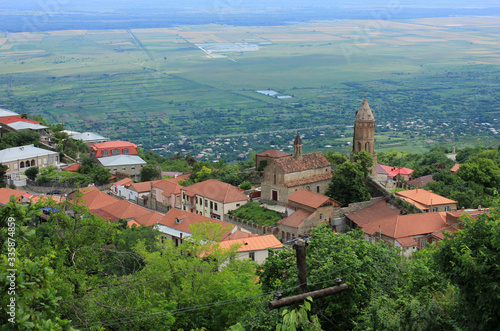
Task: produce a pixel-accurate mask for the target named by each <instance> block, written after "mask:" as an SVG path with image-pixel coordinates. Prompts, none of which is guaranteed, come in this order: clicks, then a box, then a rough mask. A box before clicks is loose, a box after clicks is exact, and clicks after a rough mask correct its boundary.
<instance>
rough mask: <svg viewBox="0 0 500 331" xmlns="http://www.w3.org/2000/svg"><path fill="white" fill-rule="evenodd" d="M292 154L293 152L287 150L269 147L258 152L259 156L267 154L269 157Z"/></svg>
mask: <svg viewBox="0 0 500 331" xmlns="http://www.w3.org/2000/svg"><path fill="white" fill-rule="evenodd" d="M291 155H292V154H290V153H286V152H283V151H278V150H276V149H268V150H267V151H265V152H262V153H259V154H257V156H267V157H273V158H276V157H284V156H291Z"/></svg>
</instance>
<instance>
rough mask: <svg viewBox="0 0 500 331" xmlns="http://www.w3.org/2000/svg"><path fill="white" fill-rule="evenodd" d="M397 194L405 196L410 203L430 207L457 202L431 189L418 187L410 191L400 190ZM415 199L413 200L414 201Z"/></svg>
mask: <svg viewBox="0 0 500 331" xmlns="http://www.w3.org/2000/svg"><path fill="white" fill-rule="evenodd" d="M396 195H397V196H399V197H401V198H404V199H405V200H406V201H408V202H410V203H417V204H420V205H422V206H426V208H427V209H428V208H429V207H430V206H431V205H433V206H437V205H447V204H454V203H455V204H456V203H457V202H456V201H454V200H451V199H448V198H445V197H443V196H441V195H438V194H436V193H432V192H430V191H426V190H422V189H416V190H409V191H399V192H396ZM412 201H413V202H412ZM419 208H420V207H419Z"/></svg>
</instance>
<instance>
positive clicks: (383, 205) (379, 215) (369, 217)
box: [345, 198, 403, 229]
mask: <svg viewBox="0 0 500 331" xmlns="http://www.w3.org/2000/svg"><path fill="white" fill-rule="evenodd" d="M402 213H403V211H402V210H401V209H400V208H399V207H398V206H396V205H393V204H392V203H390V202H389V200H388V199H387V198H385V199H383V200H381V201H379V202H377V203H375V204H373V205H370V206H368V207H365V208H361V209H358V210H356V211H353V212H350V213H347V214H346V215H345V217H346V219H347V225H348V226H349V227H350V228H351V229H356V228H360V227H362V226H363V224H365V223H368V222H372V221H376V220H379V219H384V218H388V217H392V216H397V215H401V214H402Z"/></svg>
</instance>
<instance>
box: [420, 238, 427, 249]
mask: <svg viewBox="0 0 500 331" xmlns="http://www.w3.org/2000/svg"><path fill="white" fill-rule="evenodd" d="M426 244H427V240H425V239H422V240H420V248H424V247H425V245H426Z"/></svg>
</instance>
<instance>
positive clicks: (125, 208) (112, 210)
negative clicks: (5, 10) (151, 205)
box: [100, 200, 151, 219]
mask: <svg viewBox="0 0 500 331" xmlns="http://www.w3.org/2000/svg"><path fill="white" fill-rule="evenodd" d="M100 209H101V210H103V211H105V212H106V213H108V214H110V215H112V216H114V217H117V218H123V219H131V218H136V217H139V216H144V215H146V214H149V213H151V211H150V210H149V209H146V208H144V207H141V206H139V205H136V204H135V203H132V202H129V201H127V200H118V201H117V202H115V203H113V204H109V205H106V206H103V207H101V208H100Z"/></svg>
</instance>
